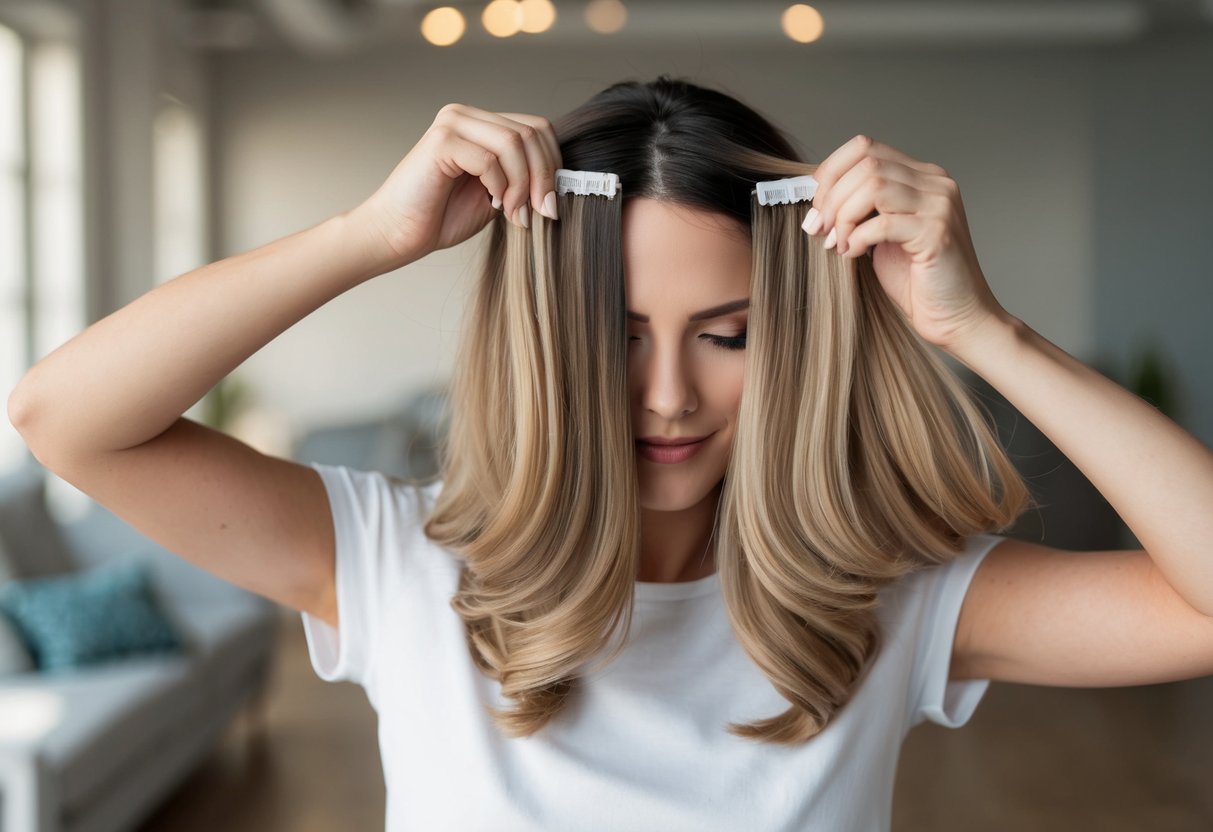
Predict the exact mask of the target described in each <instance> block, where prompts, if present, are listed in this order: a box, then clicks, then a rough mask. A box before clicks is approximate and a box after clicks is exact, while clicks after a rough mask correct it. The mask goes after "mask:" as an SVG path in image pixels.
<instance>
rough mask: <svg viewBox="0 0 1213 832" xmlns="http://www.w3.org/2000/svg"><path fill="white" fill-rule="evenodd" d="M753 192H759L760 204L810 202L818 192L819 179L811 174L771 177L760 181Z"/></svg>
mask: <svg viewBox="0 0 1213 832" xmlns="http://www.w3.org/2000/svg"><path fill="white" fill-rule="evenodd" d="M750 193H751V194H758V204H759V205H783V204H786V203H792V202H808V201H809V200H811V199H812V198H813V197H814V196H815V195H816V193H817V180H816V179H814V178H813V177H811V176H808V175H805V176H793V177H791V178H790V179H771V180H769V181H767V182H758V183H756V187H755V189H754V190H753V191H751V192H750Z"/></svg>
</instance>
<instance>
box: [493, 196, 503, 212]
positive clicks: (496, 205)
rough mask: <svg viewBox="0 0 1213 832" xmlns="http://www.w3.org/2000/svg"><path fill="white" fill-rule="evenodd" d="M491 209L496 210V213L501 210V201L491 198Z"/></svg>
mask: <svg viewBox="0 0 1213 832" xmlns="http://www.w3.org/2000/svg"><path fill="white" fill-rule="evenodd" d="M493 207H494V208H496V209H497V210H498V211H500V210H501V200H500V199H498V198H497V197H493Z"/></svg>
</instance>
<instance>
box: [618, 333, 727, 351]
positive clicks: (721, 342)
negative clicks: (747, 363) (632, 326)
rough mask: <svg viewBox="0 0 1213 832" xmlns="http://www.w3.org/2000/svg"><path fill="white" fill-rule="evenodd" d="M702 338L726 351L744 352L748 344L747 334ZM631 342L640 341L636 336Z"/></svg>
mask: <svg viewBox="0 0 1213 832" xmlns="http://www.w3.org/2000/svg"><path fill="white" fill-rule="evenodd" d="M699 337H700V338H706V339H707V340H708V341H709V342H710V343H712V344H715V345H716V346H718V347H720V348H721V349H725V350H743V349H745V344H746V333H744V332H743V333H741V334H740V335H732V336H725V335H700V336H699ZM628 340H629V341H637V340H639V339H638V338H637V337H636V336H635V335H633V336H631V337H630V338H629V339H628Z"/></svg>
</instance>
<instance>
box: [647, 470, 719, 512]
mask: <svg viewBox="0 0 1213 832" xmlns="http://www.w3.org/2000/svg"><path fill="white" fill-rule="evenodd" d="M723 476H724V474H723V473H720V474H718V475H716V476H704V475H703V474H701V473H700V474H692V473H690V472H681V471H679V472H674V471H668V472H667V471H661V472H656V473H646V472H644V471H643V469H642V470H641V471H640V473H639V486H640V507H641V508H643V509H648V510H649V511H683V510H685V509H688V508H691V507H692V506H695V505H698V504H699V503H700V502H702V501H703V500H704V499H706V498H707V497H708V496H710V495H711V494H712V491H713V490H714V489H715V488H716V486H717V485H719V484H720V481H721V478H722V477H723Z"/></svg>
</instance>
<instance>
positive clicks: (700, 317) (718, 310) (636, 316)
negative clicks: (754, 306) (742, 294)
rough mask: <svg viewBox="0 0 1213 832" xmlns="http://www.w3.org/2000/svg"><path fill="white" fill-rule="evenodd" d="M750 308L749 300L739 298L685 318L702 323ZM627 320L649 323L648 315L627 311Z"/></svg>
mask: <svg viewBox="0 0 1213 832" xmlns="http://www.w3.org/2000/svg"><path fill="white" fill-rule="evenodd" d="M749 306H750V299H749V298H741V299H740V300H731V301H729V302H728V303H722V304H720V306H713V307H712V308H711V309H704V310H703V311H702V312H696V313H695V314H694V315H691V316H690V317H688V318H687V321H704V320H707V319H708V318H718V317H720V316H721V315H727V314H728V313H730V312H736V311H737V310H738V309H748V308H749ZM628 318H629V319H631V320H633V321H639V322H640V323H642V324H647V323H648V322H649V316H648V315H641V314H640V313H639V312H633V311H632V310H631V309H629V310H628Z"/></svg>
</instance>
